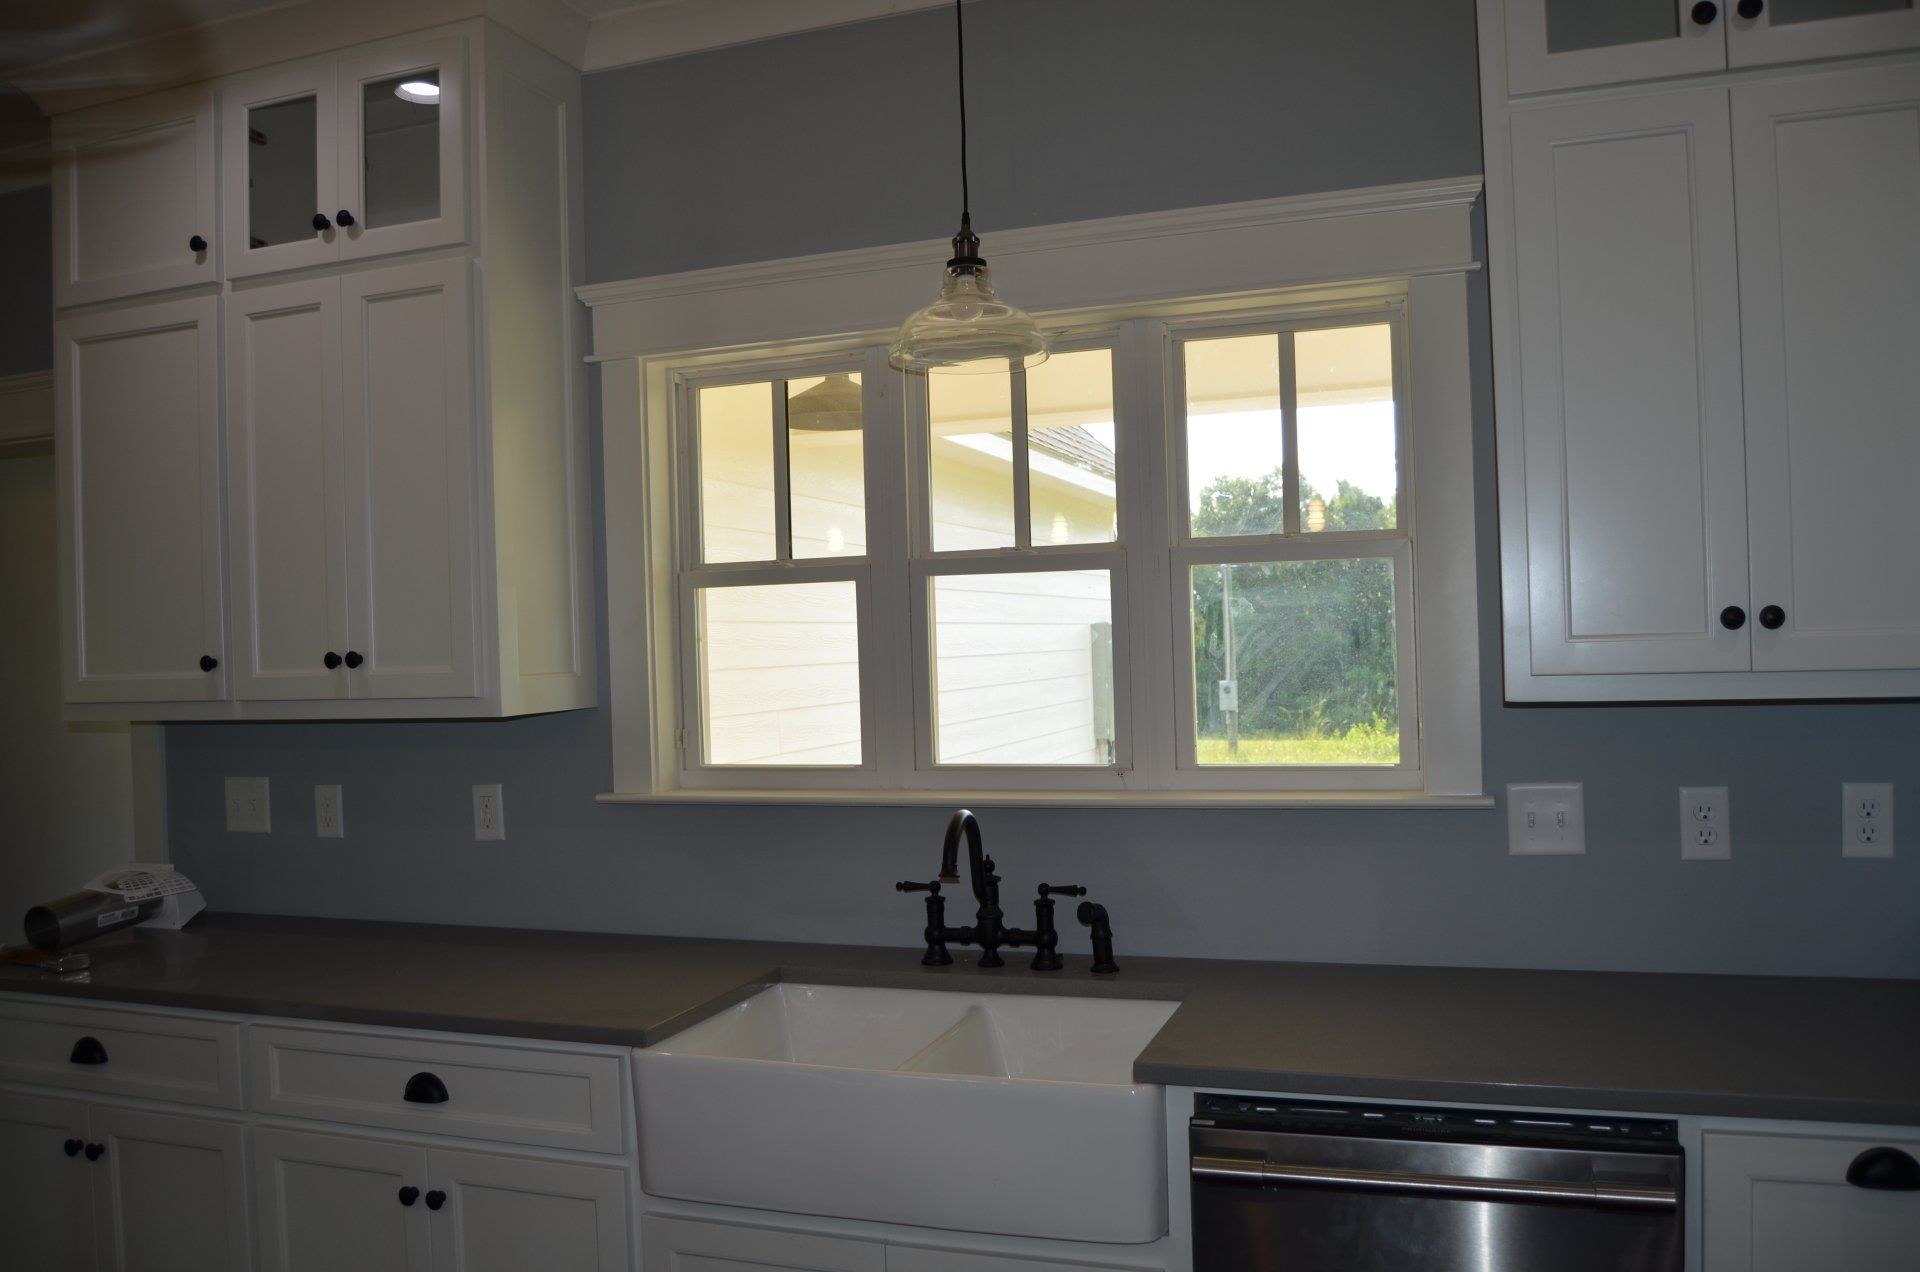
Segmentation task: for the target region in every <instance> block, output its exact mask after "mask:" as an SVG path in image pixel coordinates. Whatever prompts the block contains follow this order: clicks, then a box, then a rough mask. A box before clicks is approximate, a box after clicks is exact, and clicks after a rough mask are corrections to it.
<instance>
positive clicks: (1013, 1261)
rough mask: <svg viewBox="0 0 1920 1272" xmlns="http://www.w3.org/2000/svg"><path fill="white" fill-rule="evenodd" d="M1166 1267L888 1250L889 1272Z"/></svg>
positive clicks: (1153, 1270) (1098, 1271)
mask: <svg viewBox="0 0 1920 1272" xmlns="http://www.w3.org/2000/svg"><path fill="white" fill-rule="evenodd" d="M1164 1266H1165V1265H1164V1264H1149V1263H1087V1262H1084V1261H1081V1260H1078V1259H1030V1258H1026V1257H1024V1256H1021V1255H1014V1254H982V1253H980V1252H978V1251H972V1250H947V1249H941V1248H938V1247H934V1246H901V1245H891V1244H890V1245H888V1246H887V1272H1160V1269H1162V1268H1164Z"/></svg>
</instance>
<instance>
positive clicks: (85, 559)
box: [54, 296, 227, 702]
mask: <svg viewBox="0 0 1920 1272" xmlns="http://www.w3.org/2000/svg"><path fill="white" fill-rule="evenodd" d="M219 314H220V302H219V299H218V298H217V297H213V296H205V297H201V298H198V299H195V300H176V301H168V302H165V303H162V304H155V305H141V306H135V307H131V308H123V309H114V310H111V311H108V312H104V313H93V314H87V315H85V316H83V317H78V318H67V319H63V320H61V321H60V322H59V323H58V324H56V326H55V333H54V334H55V340H54V345H55V348H54V362H55V368H54V374H55V386H54V398H55V402H56V428H57V434H56V445H57V453H58V458H59V482H60V489H59V502H60V525H61V529H62V534H61V536H60V552H61V561H60V584H61V606H62V623H63V632H62V635H63V640H62V646H63V651H64V657H65V660H66V669H65V670H66V696H67V700H68V701H70V702H186V701H199V700H209V699H216V700H217V699H220V698H224V697H225V696H226V687H227V673H226V668H225V666H224V665H223V664H224V661H225V648H224V645H223V641H222V632H223V630H224V616H223V611H224V608H225V607H224V605H223V604H222V600H221V561H220V545H221V532H220V522H221V512H220V508H221V499H220V493H221V492H220V384H219V374H220V373H219V366H220V349H219Z"/></svg>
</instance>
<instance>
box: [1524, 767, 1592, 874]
mask: <svg viewBox="0 0 1920 1272" xmlns="http://www.w3.org/2000/svg"><path fill="white" fill-rule="evenodd" d="M1586 850H1587V815H1586V810H1585V808H1584V807H1583V801H1582V798H1581V786H1580V783H1579V782H1529V783H1509V784H1508V786H1507V851H1508V852H1510V853H1512V854H1513V855H1514V856H1516V857H1550V856H1578V855H1580V854H1582V853H1584V852H1586Z"/></svg>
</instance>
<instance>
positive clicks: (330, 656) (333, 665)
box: [320, 649, 340, 671]
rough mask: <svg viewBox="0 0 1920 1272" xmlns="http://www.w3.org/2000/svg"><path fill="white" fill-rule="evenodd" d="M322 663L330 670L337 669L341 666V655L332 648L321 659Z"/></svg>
mask: <svg viewBox="0 0 1920 1272" xmlns="http://www.w3.org/2000/svg"><path fill="white" fill-rule="evenodd" d="M320 665H321V666H323V667H325V668H326V669H327V670H328V671H336V670H338V669H339V666H340V655H338V654H336V653H334V652H333V651H332V650H331V649H329V650H328V651H327V656H326V657H325V658H322V659H321V660H320Z"/></svg>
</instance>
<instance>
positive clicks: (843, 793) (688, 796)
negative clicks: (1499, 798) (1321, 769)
mask: <svg viewBox="0 0 1920 1272" xmlns="http://www.w3.org/2000/svg"><path fill="white" fill-rule="evenodd" d="M596 798H597V799H598V800H599V802H600V803H603V804H773V805H780V804H819V805H827V806H832V805H841V806H845V807H849V808H862V807H864V808H887V807H897V808H920V807H925V806H927V805H937V806H940V807H952V806H954V805H960V804H964V805H966V806H967V807H969V808H1301V809H1371V810H1378V809H1388V808H1418V809H1478V808H1492V807H1493V806H1494V798H1493V796H1491V795H1428V794H1426V793H1425V792H1423V791H1159V792H1147V791H1125V792H1114V791H957V790H956V791H847V790H840V791H826V790H818V791H815V790H703V791H689V790H679V791H662V792H659V793H657V794H646V793H639V792H630V791H613V792H610V793H608V794H605V795H600V796H597V797H596Z"/></svg>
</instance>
